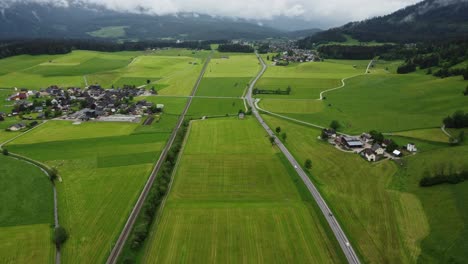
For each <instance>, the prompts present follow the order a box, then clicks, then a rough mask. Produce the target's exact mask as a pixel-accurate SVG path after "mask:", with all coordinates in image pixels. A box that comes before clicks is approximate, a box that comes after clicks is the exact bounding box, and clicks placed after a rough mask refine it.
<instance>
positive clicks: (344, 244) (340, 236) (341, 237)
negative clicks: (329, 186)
mask: <svg viewBox="0 0 468 264" xmlns="http://www.w3.org/2000/svg"><path fill="white" fill-rule="evenodd" d="M256 55H257V58H258V60H259V61H260V63H261V64H262V69H261V71H260V72H259V73H258V75H257V76H256V78H255V79H254V80H253V81H252V82H251V83H250V86H249V89H248V91H247V96H246V100H247V102H248V104H249V105H250V107H252V113H253V115H254V116H255V117H256V118H257V120H258V122H260V124H261V125H262V127H263V128H264V129H265V130H266V132H267V133H268V135H269V136H270V137H275V144H276V145H277V146H278V148H279V149H280V150H281V151H282V152H283V154H284V155H285V156H286V158H287V159H288V160H289V162H290V163H291V165H292V166H293V167H294V168H295V170H296V172H297V173H298V174H299V176H300V177H301V179H302V180H303V182H304V184H305V185H306V186H307V189H309V191H310V193H311V194H312V196H313V197H314V199H315V201H316V202H317V204H318V206H319V208H320V210H321V211H322V213H323V215H324V216H325V219H326V220H327V222H328V224H329V225H330V228H331V230H332V231H333V234H334V235H335V237H336V239H337V240H338V243H339V244H340V247H341V249H342V250H343V253H344V255H345V256H346V258H347V260H348V262H349V263H360V261H359V258H358V257H357V255H356V252H355V251H354V249H353V246H352V245H351V243H350V242H349V240H348V238H347V237H346V234H345V233H344V231H343V229H342V228H341V226H340V224H339V223H338V221H337V220H336V218H335V217H334V216H333V214H332V212H331V210H330V208H329V207H328V205H327V204H326V202H325V200H324V199H323V198H322V196H321V195H320V192H319V191H318V190H317V188H316V187H315V185H314V184H313V183H312V181H311V180H310V179H309V177H308V176H307V174H306V173H305V171H304V170H303V169H302V167H301V165H300V163H298V162H297V161H296V159H295V158H294V157H293V155H291V153H290V152H289V150H288V149H287V148H286V147H285V146H284V144H283V143H282V142H281V141H280V140H279V139H278V138H277V137H276V136H275V133H274V132H273V131H272V130H271V129H270V127H269V126H268V125H267V124H266V123H265V121H264V120H263V118H262V116H261V115H260V113H259V111H258V109H257V108H256V104H255V102H254V99H253V98H252V90H253V88H254V87H255V84H256V83H257V81H258V80H259V79H260V78H261V76H262V75H263V74H264V73H265V71H266V69H267V66H266V64H265V62H264V61H263V59H262V58H261V57H260V56H259V55H258V53H256Z"/></svg>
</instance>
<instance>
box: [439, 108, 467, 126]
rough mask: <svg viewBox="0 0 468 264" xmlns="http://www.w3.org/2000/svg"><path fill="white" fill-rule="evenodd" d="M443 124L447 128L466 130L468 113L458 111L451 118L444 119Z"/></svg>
mask: <svg viewBox="0 0 468 264" xmlns="http://www.w3.org/2000/svg"><path fill="white" fill-rule="evenodd" d="M443 123H444V125H445V127H446V128H466V127H468V113H465V112H464V111H461V110H459V111H456V112H455V113H453V114H452V115H451V116H447V117H446V118H444V120H443Z"/></svg>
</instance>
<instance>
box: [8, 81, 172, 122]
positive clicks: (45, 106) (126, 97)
mask: <svg viewBox="0 0 468 264" xmlns="http://www.w3.org/2000/svg"><path fill="white" fill-rule="evenodd" d="M153 93H154V91H152V90H150V91H148V90H146V89H144V88H135V87H134V86H133V87H132V86H124V87H123V88H116V89H114V88H112V89H104V88H102V87H101V86H99V85H92V86H89V87H88V88H86V89H82V88H75V87H71V88H67V89H63V88H60V87H57V86H51V87H48V88H46V89H41V90H38V91H29V90H27V89H21V90H20V91H19V92H16V93H15V94H13V95H12V96H10V97H9V98H8V99H7V100H9V101H12V102H14V104H13V110H12V112H11V113H10V114H8V116H15V115H21V116H22V118H23V119H28V118H27V117H25V114H30V113H38V115H37V119H42V118H49V117H60V118H64V119H80V120H89V119H99V118H100V117H102V121H114V120H117V121H127V122H135V121H136V120H138V119H136V118H134V117H135V116H139V117H141V115H144V114H147V113H157V112H162V111H163V108H164V105H162V104H154V103H152V102H147V101H145V100H141V101H138V102H133V98H134V97H137V96H144V95H151V94H153ZM114 115H118V116H115V117H110V116H114ZM21 129H23V128H20V125H19V124H18V127H12V129H11V130H15V131H17V130H21Z"/></svg>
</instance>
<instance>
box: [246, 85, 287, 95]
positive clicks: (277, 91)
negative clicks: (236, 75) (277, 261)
mask: <svg viewBox="0 0 468 264" xmlns="http://www.w3.org/2000/svg"><path fill="white" fill-rule="evenodd" d="M252 92H253V94H279V95H290V94H291V92H292V88H291V86H288V88H286V90H284V91H283V90H281V89H280V88H278V89H276V90H265V89H258V88H255V89H253V91H252Z"/></svg>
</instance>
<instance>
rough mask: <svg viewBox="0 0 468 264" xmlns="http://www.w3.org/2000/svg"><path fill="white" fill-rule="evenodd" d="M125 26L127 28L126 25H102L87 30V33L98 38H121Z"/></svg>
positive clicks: (123, 35) (123, 34)
mask: <svg viewBox="0 0 468 264" xmlns="http://www.w3.org/2000/svg"><path fill="white" fill-rule="evenodd" d="M126 28H128V26H115V27H103V28H100V29H98V30H95V31H92V32H88V34H89V35H90V36H93V37H98V38H121V37H125V35H126V34H125V29H126Z"/></svg>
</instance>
